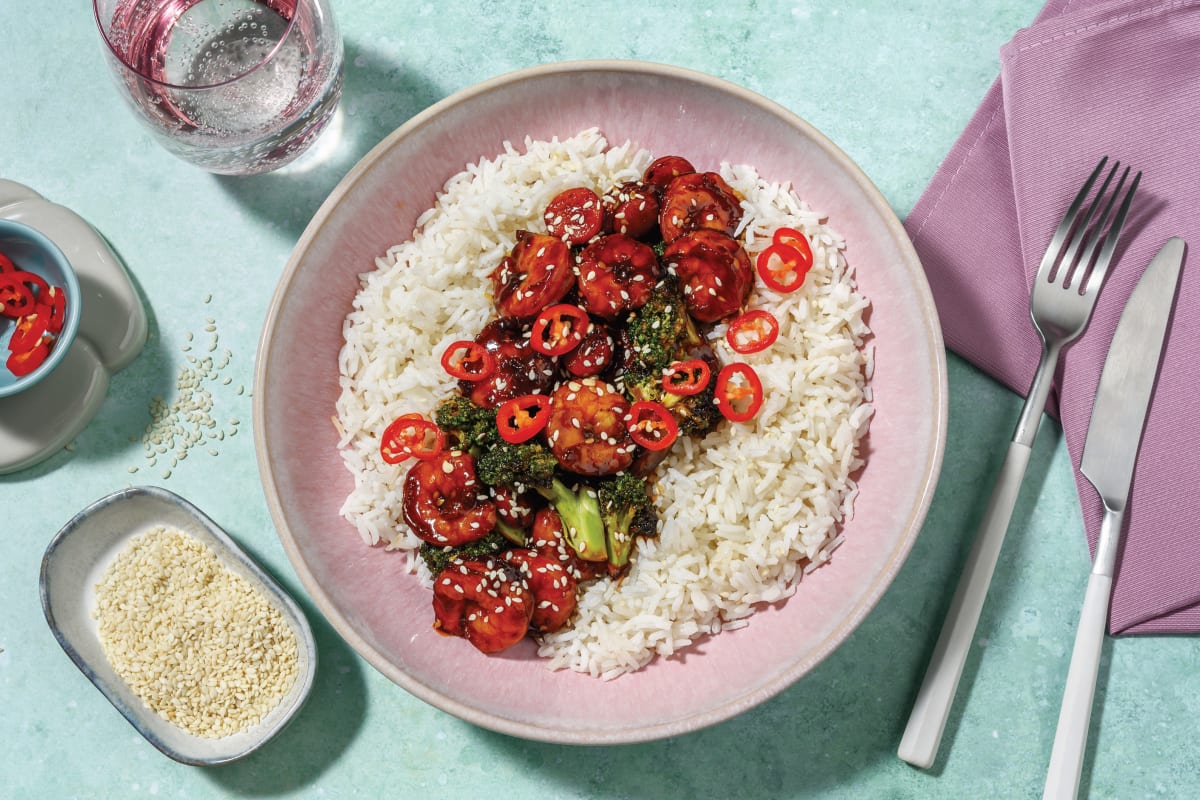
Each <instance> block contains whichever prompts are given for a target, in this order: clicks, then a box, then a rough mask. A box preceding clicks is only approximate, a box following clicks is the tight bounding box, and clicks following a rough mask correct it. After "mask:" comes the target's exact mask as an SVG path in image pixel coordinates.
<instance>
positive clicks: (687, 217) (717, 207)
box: [658, 172, 742, 242]
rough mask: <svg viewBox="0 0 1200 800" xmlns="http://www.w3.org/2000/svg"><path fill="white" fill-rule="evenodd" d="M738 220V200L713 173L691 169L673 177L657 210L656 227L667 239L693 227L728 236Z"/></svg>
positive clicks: (730, 189) (664, 238) (726, 185)
mask: <svg viewBox="0 0 1200 800" xmlns="http://www.w3.org/2000/svg"><path fill="white" fill-rule="evenodd" d="M741 221H742V204H741V200H740V199H739V198H738V196H737V194H736V193H734V191H733V189H732V188H731V187H730V186H729V184H728V183H726V182H725V180H724V179H723V178H722V177H721V176H720V175H718V174H717V173H715V172H692V173H690V174H687V175H680V176H679V177H677V178H675V179H673V180H672V181H671V183H670V185H669V186H668V187H667V191H666V194H665V195H663V200H662V208H661V210H660V211H659V213H658V225H659V229H660V230H661V231H662V236H663V240H664V241H667V242H671V241H674V240H675V239H678V238H679V237H680V236H682V235H683V234H685V233H690V232H691V231H695V230H714V231H720V232H721V233H725V234H728V235H730V236H732V235H733V234H734V232H735V231H736V230H737V226H738V223H739V222H741Z"/></svg>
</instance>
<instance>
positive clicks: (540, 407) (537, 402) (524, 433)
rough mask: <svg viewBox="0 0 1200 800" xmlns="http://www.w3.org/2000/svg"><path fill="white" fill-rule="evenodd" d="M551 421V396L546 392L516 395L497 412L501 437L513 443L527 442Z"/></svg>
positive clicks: (497, 423) (497, 422) (497, 425)
mask: <svg viewBox="0 0 1200 800" xmlns="http://www.w3.org/2000/svg"><path fill="white" fill-rule="evenodd" d="M549 422H550V398H549V397H548V396H547V395H544V394H526V395H522V396H521V397H514V398H513V399H512V400H509V401H508V402H507V403H505V404H504V405H502V406H500V409H499V410H498V411H497V412H496V429H497V430H498V431H499V432H500V438H501V439H503V440H504V441H506V442H511V443H513V444H521V443H522V442H527V441H529V440H530V439H532V438H533V437H534V436H537V435H538V434H539V433H541V431H542V429H543V428H545V427H546V425H547V423H549Z"/></svg>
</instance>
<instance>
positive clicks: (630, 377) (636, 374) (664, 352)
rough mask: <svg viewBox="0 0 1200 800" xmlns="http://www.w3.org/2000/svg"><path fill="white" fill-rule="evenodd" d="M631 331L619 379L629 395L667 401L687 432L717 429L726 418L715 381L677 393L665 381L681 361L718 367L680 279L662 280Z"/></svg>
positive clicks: (636, 315) (631, 320) (631, 321)
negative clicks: (717, 403)
mask: <svg viewBox="0 0 1200 800" xmlns="http://www.w3.org/2000/svg"><path fill="white" fill-rule="evenodd" d="M627 333H628V339H629V346H630V349H631V350H632V353H631V354H630V355H631V358H630V359H628V361H629V363H627V365H626V367H625V371H624V372H623V373H622V375H621V376H620V379H619V383H620V385H621V388H622V391H623V392H624V393H625V396H626V397H628V398H629V399H630V400H632V401H634V402H637V401H638V400H654V401H657V402H659V403H662V404H663V405H664V406H666V407H667V408H668V409H670V411H671V413H672V414H673V415H674V417H675V422H676V423H677V424H678V425H679V432H680V433H681V434H684V435H699V436H702V435H704V434H706V433H708V432H709V431H710V430H712V429H713V427H714V426H716V424H717V423H718V422H720V420H721V414H720V412H719V411H718V410H717V408H716V406H715V405H714V404H713V396H714V390H713V383H714V381H712V380H710V381H709V384H708V386H706V387H705V388H704V390H703V391H701V392H699V393H698V394H692V395H679V394H673V393H671V392H667V391H665V390H664V389H663V386H662V379H663V373H664V372H665V371H666V370H667V369H668V368H669V367H670V366H671V364H673V363H675V362H677V361H689V360H691V359H694V358H705V359H706V360H708V361H709V362H710V366H713V371H714V373H715V372H716V370H717V364H716V359H715V357H714V356H713V355H712V351H711V349H710V348H709V346H708V343H707V342H706V341H704V339H703V337H701V336H700V333H699V331H697V330H696V325H695V323H694V322H693V321H692V318H691V316H690V315H689V314H688V313H687V306H685V305H684V302H683V293H682V291H681V290H680V288H679V279H678V278H676V277H675V276H673V275H668V276H666V277H665V278H663V279H662V280H661V281H659V283H658V285H657V286H655V287H654V291H653V293H652V294H651V295H650V299H649V300H648V301H647V302H646V304H645V305H644V306H642V307H641V308H639V309H637V310H636V311H634V312H633V313H631V314H630V315H629V321H628V326H627Z"/></svg>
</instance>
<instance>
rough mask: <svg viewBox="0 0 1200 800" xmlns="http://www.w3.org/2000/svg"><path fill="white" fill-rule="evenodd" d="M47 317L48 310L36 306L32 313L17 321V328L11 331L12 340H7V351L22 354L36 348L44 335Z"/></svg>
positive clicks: (45, 307) (48, 314) (44, 307)
mask: <svg viewBox="0 0 1200 800" xmlns="http://www.w3.org/2000/svg"><path fill="white" fill-rule="evenodd" d="M49 316H50V309H49V308H48V307H47V306H38V307H37V310H36V311H35V312H34V313H32V314H26V315H25V316H23V317H21V318H20V319H19V320H17V327H16V328H15V329H14V330H13V334H12V338H10V339H9V340H8V351H9V352H10V353H24V352H25V351H26V350H32V349H33V348H35V347H37V345H38V344H39V343H40V342H41V339H42V335H43V334H45V333H46V330H47V327H48V321H49V320H48V318H49Z"/></svg>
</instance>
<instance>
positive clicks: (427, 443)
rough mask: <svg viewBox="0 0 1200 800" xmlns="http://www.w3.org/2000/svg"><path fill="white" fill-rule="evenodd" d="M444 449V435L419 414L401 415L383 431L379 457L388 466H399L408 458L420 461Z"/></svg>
mask: <svg viewBox="0 0 1200 800" xmlns="http://www.w3.org/2000/svg"><path fill="white" fill-rule="evenodd" d="M444 449H446V434H445V433H443V432H442V430H441V428H439V427H438V426H437V425H435V424H433V423H432V422H430V421H429V420H427V419H425V418H424V417H422V416H421V415H420V414H403V415H401V416H399V417H397V418H396V419H395V420H394V421H393V422H392V424H391V425H388V426H387V428H385V429H384V431H383V437H382V438H381V439H380V440H379V455H380V456H382V457H383V460H384V461H386V462H387V463H388V464H399V463H400V462H402V461H404V460H405V459H406V458H409V457H410V456H411V457H412V458H419V459H421V460H422V461H425V460H427V459H430V458H433V457H434V456H436V455H438V454H439V453H441V452H442V451H443V450H444Z"/></svg>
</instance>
